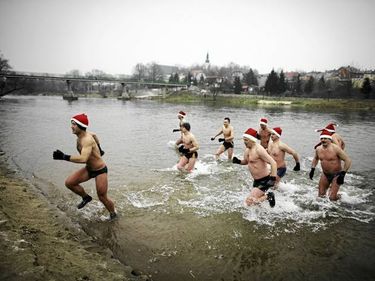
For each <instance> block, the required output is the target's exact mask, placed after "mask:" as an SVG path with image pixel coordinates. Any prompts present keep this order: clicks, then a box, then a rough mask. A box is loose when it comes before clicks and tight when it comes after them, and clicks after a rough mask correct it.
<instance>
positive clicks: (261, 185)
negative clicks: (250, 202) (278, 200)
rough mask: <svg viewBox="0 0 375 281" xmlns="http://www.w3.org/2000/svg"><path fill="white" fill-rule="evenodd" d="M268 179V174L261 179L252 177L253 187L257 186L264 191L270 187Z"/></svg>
mask: <svg viewBox="0 0 375 281" xmlns="http://www.w3.org/2000/svg"><path fill="white" fill-rule="evenodd" d="M269 179H270V176H269V175H268V176H266V177H264V178H261V179H257V180H255V179H254V183H253V187H257V188H259V189H260V190H261V191H263V192H266V191H267V190H268V189H269V188H270V187H269V186H268V185H267V182H268V180H269Z"/></svg>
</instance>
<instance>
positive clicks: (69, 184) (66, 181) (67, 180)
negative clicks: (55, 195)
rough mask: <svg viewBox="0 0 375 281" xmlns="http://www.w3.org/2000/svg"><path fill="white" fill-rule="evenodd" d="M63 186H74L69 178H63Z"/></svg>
mask: <svg viewBox="0 0 375 281" xmlns="http://www.w3.org/2000/svg"><path fill="white" fill-rule="evenodd" d="M65 186H66V187H67V188H69V189H70V188H72V187H73V186H74V184H73V182H72V181H70V180H69V179H66V180H65Z"/></svg>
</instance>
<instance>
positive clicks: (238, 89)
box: [234, 76, 242, 95]
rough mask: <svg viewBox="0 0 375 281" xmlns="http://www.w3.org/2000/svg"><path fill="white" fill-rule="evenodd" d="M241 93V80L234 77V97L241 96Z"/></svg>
mask: <svg viewBox="0 0 375 281" xmlns="http://www.w3.org/2000/svg"><path fill="white" fill-rule="evenodd" d="M241 91H242V84H241V79H240V77H238V76H236V77H234V93H235V94H236V95H239V94H241Z"/></svg>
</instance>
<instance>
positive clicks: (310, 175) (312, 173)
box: [309, 168, 315, 180]
mask: <svg viewBox="0 0 375 281" xmlns="http://www.w3.org/2000/svg"><path fill="white" fill-rule="evenodd" d="M314 173H315V168H311V170H310V173H309V178H310V180H312V179H313V177H314Z"/></svg>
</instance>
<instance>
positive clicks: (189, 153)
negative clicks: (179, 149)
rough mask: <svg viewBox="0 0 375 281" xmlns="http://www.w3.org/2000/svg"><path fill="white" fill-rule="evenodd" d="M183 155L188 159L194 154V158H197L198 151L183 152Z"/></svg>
mask: <svg viewBox="0 0 375 281" xmlns="http://www.w3.org/2000/svg"><path fill="white" fill-rule="evenodd" d="M184 156H185V157H186V158H187V159H190V158H192V157H193V156H195V158H198V152H196V151H194V152H188V153H184Z"/></svg>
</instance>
